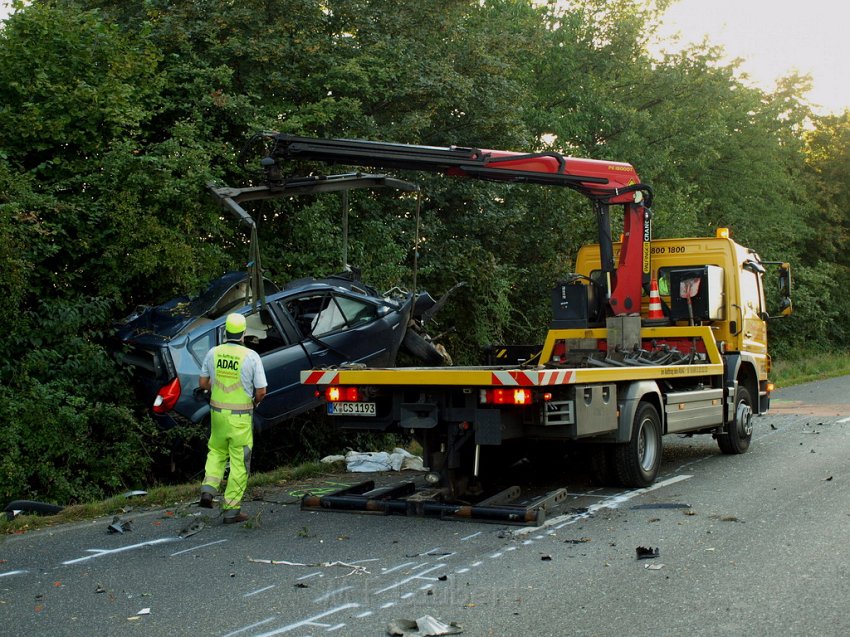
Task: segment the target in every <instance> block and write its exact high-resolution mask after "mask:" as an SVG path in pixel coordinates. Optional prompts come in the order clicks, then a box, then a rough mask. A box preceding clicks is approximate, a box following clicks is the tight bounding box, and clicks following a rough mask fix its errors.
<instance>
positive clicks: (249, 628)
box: [224, 617, 274, 637]
mask: <svg viewBox="0 0 850 637" xmlns="http://www.w3.org/2000/svg"><path fill="white" fill-rule="evenodd" d="M273 621H274V617H269V618H268V619H264V620H263V621H260V622H257V623H255V624H251V625H250V626H245V628H240V629H239V630H234V631H233V632H232V633H227V634H226V635H225V636H224V637H233V636H234V635H238V634H239V633H244V632H247V631H249V630H251V629H252V628H257V627H259V626H262V625H264V624H268V623H269V622H273Z"/></svg>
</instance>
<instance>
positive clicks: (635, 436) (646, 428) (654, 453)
mask: <svg viewBox="0 0 850 637" xmlns="http://www.w3.org/2000/svg"><path fill="white" fill-rule="evenodd" d="M614 463H615V467H616V470H617V477H618V478H619V480H620V482H621V483H622V485H623V486H624V487H648V486H649V485H651V484H652V483H653V482H655V477H656V476H657V475H658V467H659V466H660V465H661V418H659V417H658V411H657V410H656V409H655V407H654V406H653V405H652V404H650V403H648V402H641V403H640V404H639V405H638V408H637V411H636V412H635V419H634V422H633V423H632V438H631V440H629V442H627V443H624V444H620V445H617V447H616V448H615V450H614Z"/></svg>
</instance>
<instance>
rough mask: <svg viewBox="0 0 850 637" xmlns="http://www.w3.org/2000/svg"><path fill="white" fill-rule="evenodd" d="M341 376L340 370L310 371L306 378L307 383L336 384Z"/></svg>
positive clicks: (305, 382)
mask: <svg viewBox="0 0 850 637" xmlns="http://www.w3.org/2000/svg"><path fill="white" fill-rule="evenodd" d="M338 378H339V372H337V371H330V372H324V371H323V372H310V374H309V375H308V376H307V378H305V379H304V384H305V385H336V384H337V379H338Z"/></svg>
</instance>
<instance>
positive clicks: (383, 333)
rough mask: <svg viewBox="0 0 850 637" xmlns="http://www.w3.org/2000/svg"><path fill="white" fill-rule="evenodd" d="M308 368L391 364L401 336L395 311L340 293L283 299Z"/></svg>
mask: <svg viewBox="0 0 850 637" xmlns="http://www.w3.org/2000/svg"><path fill="white" fill-rule="evenodd" d="M282 309H283V310H284V311H285V312H286V313H287V314H289V315H290V316H291V317H292V320H293V322H294V324H295V325H297V326H298V329H299V332H300V334H301V336H302V339H303V340H302V343H303V346H304V349H305V351H306V352H307V353H308V355H309V357H310V359H311V361H312V366H313V367H314V368H317V367H326V366H332V365H339V364H341V363H346V362H349V363H368V364H370V365H391V364H392V363H393V358H394V348H395V347H396V346H397V343H398V342H399V341H400V338H401V336H403V335H402V334H400V333H399V332H398V330H399V329H402V330H403V328H404V326H402V325H400V324H399V323H400V316H399V314H398V312H396V311H395V310H391V309H390V308H388V307H386V306H382V305H379V304H377V303H375V302H373V301H371V300H370V299H366V298H361V297H357V296H355V295H353V294H345V293H344V292H342V291H336V290H334V291H331V290H325V291H314V292H310V293H304V294H301V295H298V296H296V297H293V298H290V299H287V301H286V303H285V304H284V307H283V308H282Z"/></svg>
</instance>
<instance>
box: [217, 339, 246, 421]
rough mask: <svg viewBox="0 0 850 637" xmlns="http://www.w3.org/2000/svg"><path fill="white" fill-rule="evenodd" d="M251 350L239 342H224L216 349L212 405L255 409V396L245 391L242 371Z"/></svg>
mask: <svg viewBox="0 0 850 637" xmlns="http://www.w3.org/2000/svg"><path fill="white" fill-rule="evenodd" d="M250 351H251V350H249V349H248V348H247V347H244V346H242V345H239V344H237V343H224V344H223V345H219V346H218V347H217V348H216V349H215V351H214V352H213V384H212V393H211V394H210V407H213V408H214V409H229V410H230V411H247V412H250V411H252V410H253V409H254V397H253V396H249V395H248V394H247V393H245V388H244V387H243V386H242V380H241V373H240V372H241V370H242V365H243V363H244V362H245V359H247V358H248V354H249V353H250Z"/></svg>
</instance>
